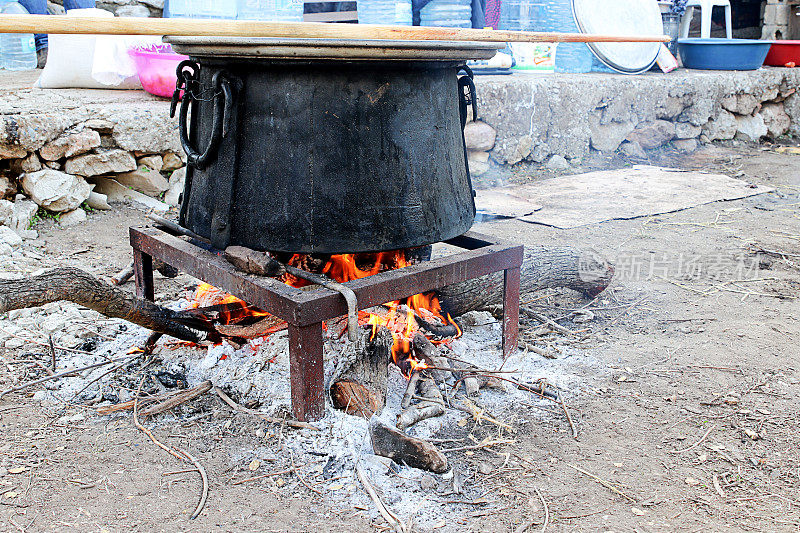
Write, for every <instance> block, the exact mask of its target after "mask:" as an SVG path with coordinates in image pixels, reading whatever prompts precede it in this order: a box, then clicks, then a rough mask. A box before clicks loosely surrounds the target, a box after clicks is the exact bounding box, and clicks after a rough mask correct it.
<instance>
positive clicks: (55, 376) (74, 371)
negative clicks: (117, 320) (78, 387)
mask: <svg viewBox="0 0 800 533" xmlns="http://www.w3.org/2000/svg"><path fill="white" fill-rule="evenodd" d="M138 357H141V354H137V355H134V356H131V357H120V358H119V359H109V360H108V361H102V362H100V363H94V364H92V365H86V366H83V367H80V368H73V369H72V370H65V371H63V372H59V373H58V374H53V375H52V376H46V377H43V378H41V379H37V380H34V381H29V382H27V383H23V384H22V385H17V386H16V387H11V388H10V389H6V390H4V391H2V392H0V398H2V397H3V396H5V395H6V394H10V393H12V392H19V391H21V390H24V389H27V388H29V387H33V386H35V385H39V384H40V383H44V382H46V381H52V380H54V379H58V378H63V377H66V376H69V375H71V374H77V373H78V372H84V371H86V370H92V369H93V368H99V367H101V366H105V365H109V364H111V363H119V362H120V361H126V360H127V361H133V360H134V359H136V358H138Z"/></svg>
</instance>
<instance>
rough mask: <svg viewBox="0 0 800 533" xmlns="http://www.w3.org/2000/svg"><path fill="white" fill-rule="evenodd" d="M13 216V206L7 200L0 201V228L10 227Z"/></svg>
mask: <svg viewBox="0 0 800 533" xmlns="http://www.w3.org/2000/svg"><path fill="white" fill-rule="evenodd" d="M13 216H14V204H13V203H11V202H9V201H8V200H0V226H10V225H11V218H12V217H13Z"/></svg>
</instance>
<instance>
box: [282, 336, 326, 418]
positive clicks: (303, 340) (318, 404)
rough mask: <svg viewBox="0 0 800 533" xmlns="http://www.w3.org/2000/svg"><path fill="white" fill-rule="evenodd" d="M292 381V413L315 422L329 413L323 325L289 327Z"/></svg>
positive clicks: (290, 376)
mask: <svg viewBox="0 0 800 533" xmlns="http://www.w3.org/2000/svg"><path fill="white" fill-rule="evenodd" d="M289 379H290V381H291V385H292V414H293V415H294V417H295V418H296V419H297V420H300V421H302V422H311V421H314V420H319V419H320V418H322V416H323V415H324V414H325V393H324V389H325V370H324V366H323V362H322V323H321V322H318V323H316V324H311V325H310V326H295V325H293V324H291V323H290V324H289Z"/></svg>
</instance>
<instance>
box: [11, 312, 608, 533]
mask: <svg viewBox="0 0 800 533" xmlns="http://www.w3.org/2000/svg"><path fill="white" fill-rule="evenodd" d="M58 305H59V306H64V307H59V308H58V309H59V311H58V312H57V313H55V314H54V315H53V316H56V315H58V316H61V315H66V316H75V315H74V312H73V311H72V308H71V304H66V305H65V304H58ZM45 307H47V306H45ZM48 309H49V310H51V311H55V310H56V307H55V306H52V305H51V306H50V307H48ZM80 312H85V310H82V311H79V313H80ZM33 313H35V314H37V316H39V315H41V316H45V315H46V313H47V311H46V310H44V308H42V309H40V310H38V311H34V312H33ZM69 313H73V315H70V314H69ZM24 316H25V313H20V314H19V315H18V317H17V320H22V319H23V318H24ZM47 316H49V315H47ZM45 318H46V316H45ZM462 321H463V323H464V324H465V327H464V334H463V336H462V337H461V338H459V339H456V340H453V341H452V342H451V349H452V352H453V353H454V354H455V356H456V357H458V358H459V359H464V360H467V361H470V362H472V363H473V364H474V365H475V366H477V367H481V368H486V369H490V370H493V369H497V368H499V367H500V365H501V364H502V365H503V369H504V370H516V371H518V372H517V373H515V374H511V375H510V376H511V377H513V378H514V379H517V380H519V381H521V382H527V383H534V382H536V381H537V380H539V379H541V378H544V379H546V380H547V382H548V383H550V384H552V385H555V386H557V387H559V388H561V389H562V390H564V391H565V392H566V394H565V395H566V396H567V397H568V398H570V397H575V396H576V395H580V394H583V393H585V392H586V391H588V390H590V388H591V385H592V383H593V382H594V381H595V379H596V378H597V377H600V376H602V375H603V374H605V373H606V372H607V370H606V369H605V367H604V365H602V364H601V363H600V362H599V361H597V360H596V359H594V358H593V357H592V356H591V353H590V352H589V351H588V350H585V349H584V350H579V349H574V348H571V347H566V348H565V349H564V353H563V354H562V355H561V356H560V358H559V359H555V360H546V359H543V358H541V357H540V356H538V355H535V354H527V355H526V354H525V353H524V352H522V351H520V352H518V353H517V354H516V355H514V356H512V357H510V358H509V359H508V360H507V361H505V363H504V364H503V361H502V357H501V350H500V339H501V330H500V324H499V323H498V321H497V320H495V319H494V318H493V317H492V316H491V315H490V314H489V313H486V312H473V313H469V314H467V315H465V316H464V317H462ZM6 322H8V321H6ZM12 322H13V321H12ZM101 322H102V323H103V324H104V329H103V331H106V332H107V333H108V332H111V331H114V332H115V334H114V335H112V336H111V340H108V341H104V342H102V343H101V344H100V345H99V346H98V347H97V348H96V349H95V350H94V351H93V352H92V354H82V353H72V352H62V353H61V354H60V355H59V362H58V369H59V370H63V369H68V368H76V367H80V366H84V365H88V364H91V363H94V362H99V361H101V360H102V359H104V358H109V357H111V358H117V357H122V356H125V354H127V353H128V352H129V350H130V349H131V348H132V347H135V346H142V345H143V344H144V342H145V340H146V339H147V337H148V334H149V332H148V331H147V330H145V329H143V328H140V327H138V326H133V325H130V324H127V325H126V331H119V327H120V326H122V325H123V324H124V323H123V322H121V321H117V320H108V319H105V320H103V321H101ZM339 324H340V322H336V323H333V324H329V327H328V328H327V333H326V339H325V345H324V346H325V349H324V354H325V375H326V377H330V375H331V374H332V372H333V370H334V368H335V363H336V361H337V359H338V355H339V354H340V353H343V352H342V351H343V350H347V349H348V348H349V341H347V340H346V338H347V336H346V335H344V336H342V337H341V338H336V337H338V333H339V332H340V330H341V326H340V325H339ZM5 327H8V325H6V326H5ZM113 327H116V330H114V329H113ZM156 354H157V356H158V357H160V358H161V359H162V363H161V365H160V367H161V369H163V370H166V371H170V372H178V373H182V374H183V375H185V377H186V381H187V385H188V386H190V387H191V386H194V385H197V384H199V383H200V382H202V381H205V380H210V381H211V382H212V383H213V384H214V385H216V386H218V387H220V388H222V389H224V390H226V391H227V392H228V393H230V394H231V395H232V396H234V397H235V398H236V400H237V401H238V402H240V403H247V404H248V405H250V404H254V403H257V404H258V405H259V407H258V409H259V411H261V412H265V413H275V414H278V416H282V413H286V412H289V411H290V385H289V355H288V335H287V332H286V331H285V330H284V331H280V332H277V333H274V334H272V335H271V336H269V337H268V338H266V339H258V340H256V341H251V342H250V343H248V344H247V345H245V346H243V347H241V348H239V349H235V348H234V347H233V346H232V345H230V344H228V343H227V342H224V343H223V344H220V345H217V346H210V347H205V348H201V347H191V346H186V345H183V344H176V343H174V342H172V341H162V343H161V345H160V346H159V348H158V349H157V350H156ZM108 368H109V367H101V368H98V369H95V370H92V371H91V372H89V373H88V374H84V375H83V376H77V377H70V378H64V379H61V380H58V381H51V382H48V384H47V386H46V389H47V390H44V391H40V392H38V393H37V394H36V395H35V398H37V399H40V400H44V401H50V402H56V403H58V404H61V403H63V402H74V401H75V398H74V397H75V394H76V393H78V392H79V391H81V390H82V389H83V388H84V387H86V386H87V384H88V383H89V382H90V381H91V380H94V379H97V378H99V377H100V376H102V375H103V373H104V372H107V370H108ZM156 370H158V369H156ZM130 374H133V376H131V375H129V376H127V378H128V381H127V382H126V383H127V384H126V385H125V386H124V387H118V386H116V387H115V380H118V379H120V377H119V376H115V375H107V376H104V377H102V378H101V379H99V380H98V381H97V382H96V383H94V384H92V385H89V387H88V388H87V389H86V390H85V391H84V392H82V393H81V394H80V398H79V399H78V400H79V401H90V400H93V401H95V402H97V401H98V400H101V399H103V398H107V399H106V400H105V401H102V402H99V403H97V404H96V405H97V406H100V405H107V404H110V403H115V402H117V401H119V402H122V401H126V400H129V399H131V397H132V395H133V392H132V390H135V386H136V384H135V382H136V381H138V371H135V372H131V373H130ZM406 384H407V380H406V378H405V377H404V376H403V375H402V374H401V373H400V371H399V369H397V368H396V367H395V366H394V365H391V366H390V373H389V389H388V392H387V401H386V407H385V408H384V410H383V412H382V413H381V414H380V418H381V420H383V421H384V422H385V423H387V424H388V425H392V426H393V425H394V422H395V420H396V417H397V414H398V413H399V412H400V410H401V409H400V402H401V400H402V396H403V393H404V391H405V388H406ZM109 400H111V401H109ZM477 402H479V403H480V405H481V407H483V408H485V409H486V410H487V411H488V412H489V413H491V415H492V416H494V417H495V418H497V419H499V420H501V421H503V422H506V423H509V424H511V425H512V426H519V424H521V423H523V422H526V421H539V420H547V419H548V417H549V418H552V416H551V415H549V414H547V413H544V412H541V411H540V410H529V409H521V408H520V403H519V402H524V403H527V404H536V405H542V406H546V405H547V404H548V403H549V402H547V401H545V400H537V399H536V397H535V396H533V395H531V394H530V393H528V392H525V391H521V390H518V389H516V387H514V386H513V385H511V384H508V386H507V387H506V388H505V390H504V391H497V390H489V389H483V390H482V391H481V394H480V397H479V398H478V399H477ZM549 406H550V407H552V404H550V405H549ZM521 413H524V414H521ZM117 416H129V415H125V414H123V415H117ZM526 417H527V419H526ZM465 418H468V415H466V414H465V413H463V412H461V411H456V410H447V412H446V414H445V415H444V416H441V417H438V418H433V419H428V420H424V421H422V422H420V423H418V424H416V425H415V426H413V427H412V428H410V429H409V430H408V431H407V433H408V434H409V435H412V436H415V437H419V438H423V439H425V438H434V437H435V436H436V435H437V434H438V433H439V432H443V433H447V432H448V431H454V430H456V429H457V428H458V427H459V426H458V423H459V421H460V420H462V419H465ZM175 421H176V418H175V415H173V414H167V415H165V416H164V417H162V418H161V419H160V421H159V420H158V419H156V420H154V421H153V422H154V423H155V424H159V425H160V424H167V425H169V424H172V423H174V422H175ZM471 423H472V422H470V424H471ZM559 423H562V421H559ZM564 424H565V423H564ZM314 425H315V426H316V427H318V428H320V430H321V431H312V430H292V431H286V432H284V437H283V443H284V446H285V447H286V448H287V449H288V450H290V451H291V453H292V454H293V457H294V461H295V462H296V463H297V464H305V465H307V466H306V467H305V468H303V471H304V472H307V473H308V475H312V476H314V475H318V474H321V475H322V476H323V477H324V478H325V479H330V480H331V481H330V482H328V483H324V484H322V485H319V488H320V489H324V490H322V492H323V494H325V498H326V500H327V501H328V503H329V504H331V505H334V506H339V507H342V508H348V509H350V508H352V507H353V506H358V507H361V508H365V509H369V510H370V511H368V512H369V513H370V514H371V515H372V517H373V518H376V517H377V516H378V515H377V511H376V510H374V506H373V505H372V503H371V501H370V500H369V498H368V496H367V495H366V494H365V493H364V491H363V490H362V488H361V485H360V483H359V482H358V480H357V478H356V476H355V473H354V465H355V464H356V462H359V463H360V464H361V466H362V467H363V468H364V470H365V471H366V472H367V474H368V476H369V477H370V479H371V481H372V483H373V484H374V485H375V487H376V488H377V489H378V490H379V491H380V493H381V495H382V498H383V499H384V501H385V502H386V504H387V505H389V506H390V507H391V508H392V509H393V510H394V511H395V512H396V513H397V514H398V515H399V516H400V517H401V518H403V519H404V520H408V519H409V518H412V517H413V521H414V524H415V526H416V527H418V528H420V529H422V530H425V529H429V528H431V527H432V526H433V525H435V524H437V523H438V522H440V521H442V520H444V519H445V518H447V516H448V514H449V513H452V512H453V511H454V510H455V509H456V508H457V506H458V504H447V503H444V501H445V500H447V499H450V498H448V497H442V496H439V493H440V492H447V491H449V490H451V489H452V476H453V473H452V472H450V473H448V474H444V475H434V474H431V473H428V472H424V471H421V470H418V469H414V468H410V467H407V466H398V465H394V464H392V462H391V461H390V460H388V459H386V458H383V457H378V456H375V455H374V454H373V453H372V446H371V444H370V440H369V433H368V421H367V420H364V419H362V418H360V417H356V416H349V415H347V414H345V413H344V412H342V411H338V410H335V409H332V408H331V407H330V406H328V407H327V408H326V413H325V417H324V418H323V419H322V420H320V421H319V422H315V423H314ZM462 425H463V422H462ZM469 427H471V426H469ZM511 437H513V436H511ZM468 444H472V443H471V442H470V441H462V442H461V443H447V444H438V446H440V447H441V448H447V447H458V446H461V445H468ZM229 453H230V455H231V459H232V460H233V461H242V462H243V463H246V462H249V461H250V460H252V459H253V458H258V457H261V458H268V457H272V458H274V456H275V453H276V450H275V449H274V448H268V447H258V448H255V449H253V448H252V447H248V448H244V447H242V448H238V449H231V450H229ZM279 453H280V452H279ZM480 453H482V452H480ZM447 455H448V459H449V460H450V461H451V462H453V461H455V462H458V461H459V460H460V458H462V457H463V455H462V453H461V452H455V453H448V454H447ZM456 469H457V470H458V469H459V468H458V467H456ZM461 474H462V475H463V474H464V472H463V471H462V472H461ZM423 487H425V488H423ZM483 492H484V489H483V488H482V487H481V486H480V484H479V483H470V484H468V485H467V487H465V488H464V494H461V495H460V496H458V498H453V499H464V500H469V499H471V498H477V497H478V496H480V495H481V494H482V493H483ZM448 524H449V525H448V526H445V527H444V528H440V529H437V531H449V530H450V528H453V530H455V529H454V528H456V527H457V524H454V523H452V522H451V521H448Z"/></svg>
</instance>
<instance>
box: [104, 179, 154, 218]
mask: <svg viewBox="0 0 800 533" xmlns="http://www.w3.org/2000/svg"><path fill="white" fill-rule="evenodd" d="M94 182H95V191H97V192H99V193H102V194H105V195H106V196H107V197H108V201H109V202H131V201H132V202H136V203H138V204H141V205H143V206H145V207H147V208H150V209H153V210H155V211H156V212H159V213H165V212H166V211H168V210H169V206H168V205H167V204H165V203H164V202H160V201H158V200H156V199H155V198H151V197H149V196H147V195H145V194H142V193H140V192H139V191H134V190H133V189H129V188H128V187H125V186H124V185H122V184H120V183H119V182H118V181H116V180H114V179H111V178H106V177H100V178H95V179H94Z"/></svg>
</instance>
